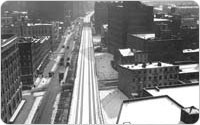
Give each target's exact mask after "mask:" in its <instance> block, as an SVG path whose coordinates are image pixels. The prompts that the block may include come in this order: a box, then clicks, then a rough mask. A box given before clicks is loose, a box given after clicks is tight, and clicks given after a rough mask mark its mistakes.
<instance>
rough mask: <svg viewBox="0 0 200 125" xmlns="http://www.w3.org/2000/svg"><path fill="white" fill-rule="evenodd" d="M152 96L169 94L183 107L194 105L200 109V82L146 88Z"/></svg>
mask: <svg viewBox="0 0 200 125" xmlns="http://www.w3.org/2000/svg"><path fill="white" fill-rule="evenodd" d="M144 91H146V92H147V93H149V94H150V96H161V95H168V96H170V97H171V98H173V99H174V100H176V101H177V102H178V103H180V104H181V105H182V106H183V107H190V106H194V107H196V108H198V109H199V83H196V84H179V85H174V86H168V87H165V86H164V87H159V89H155V88H146V89H144Z"/></svg>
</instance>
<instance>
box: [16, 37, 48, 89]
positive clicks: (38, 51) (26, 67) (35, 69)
mask: <svg viewBox="0 0 200 125" xmlns="http://www.w3.org/2000/svg"><path fill="white" fill-rule="evenodd" d="M49 43H50V36H42V37H38V38H36V37H35V38H33V37H24V38H21V39H20V40H19V43H18V46H19V54H20V63H21V80H22V84H23V89H24V90H25V89H31V88H32V87H33V86H34V82H33V81H34V79H35V78H36V77H37V75H39V74H41V73H42V72H43V69H44V65H46V63H45V62H46V61H47V60H48V55H49V51H50V44H49Z"/></svg>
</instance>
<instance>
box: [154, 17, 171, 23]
mask: <svg viewBox="0 0 200 125" xmlns="http://www.w3.org/2000/svg"><path fill="white" fill-rule="evenodd" d="M153 21H158V22H159V21H163V22H164V21H169V19H163V18H154V19H153Z"/></svg>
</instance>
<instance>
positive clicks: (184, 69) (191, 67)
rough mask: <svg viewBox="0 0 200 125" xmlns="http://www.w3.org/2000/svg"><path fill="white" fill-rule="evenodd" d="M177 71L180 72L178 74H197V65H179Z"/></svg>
mask: <svg viewBox="0 0 200 125" xmlns="http://www.w3.org/2000/svg"><path fill="white" fill-rule="evenodd" d="M179 69H180V70H181V71H180V72H179V73H192V72H199V64H184V65H179Z"/></svg>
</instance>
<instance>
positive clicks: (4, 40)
mask: <svg viewBox="0 0 200 125" xmlns="http://www.w3.org/2000/svg"><path fill="white" fill-rule="evenodd" d="M15 39H17V36H16V35H15V34H5V35H1V47H4V46H6V45H8V44H10V43H12V41H14V40H15Z"/></svg>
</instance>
